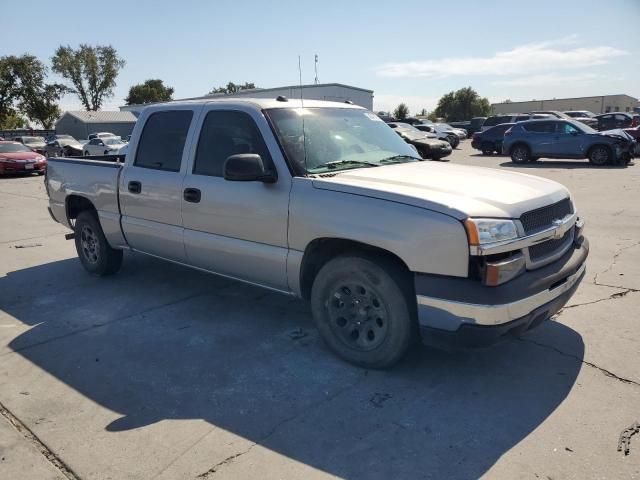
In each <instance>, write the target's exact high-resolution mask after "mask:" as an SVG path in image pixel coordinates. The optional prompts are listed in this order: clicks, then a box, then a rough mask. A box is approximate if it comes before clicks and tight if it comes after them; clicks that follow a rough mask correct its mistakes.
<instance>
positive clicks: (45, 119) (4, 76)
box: [0, 55, 65, 128]
mask: <svg viewBox="0 0 640 480" xmlns="http://www.w3.org/2000/svg"><path fill="white" fill-rule="evenodd" d="M46 75H47V67H46V66H45V65H44V64H43V63H42V62H41V61H40V60H38V59H37V58H36V57H34V56H33V55H22V56H21V57H16V56H14V55H11V56H6V57H1V58H0V123H2V124H3V125H7V124H10V125H19V127H20V126H21V124H22V123H24V119H23V118H22V116H21V115H19V114H18V113H17V111H18V110H19V111H20V112H21V113H22V114H24V115H26V116H27V117H28V118H29V119H30V120H32V121H35V122H39V123H41V124H42V125H43V126H44V127H45V128H50V127H51V125H52V124H53V122H54V121H55V120H56V118H58V116H59V115H60V109H59V108H58V105H57V102H58V100H60V97H61V96H62V94H63V93H64V91H65V87H64V86H63V85H59V84H55V83H54V84H46V83H45V79H46ZM19 127H16V128H19ZM5 128H7V127H5Z"/></svg>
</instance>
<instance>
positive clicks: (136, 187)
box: [128, 181, 142, 193]
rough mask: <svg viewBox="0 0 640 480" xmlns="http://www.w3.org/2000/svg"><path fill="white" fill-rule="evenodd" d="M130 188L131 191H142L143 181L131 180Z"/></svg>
mask: <svg viewBox="0 0 640 480" xmlns="http://www.w3.org/2000/svg"><path fill="white" fill-rule="evenodd" d="M128 188H129V191H130V192H131V193H140V192H141V191H142V183H140V182H135V181H134V182H129V185H128Z"/></svg>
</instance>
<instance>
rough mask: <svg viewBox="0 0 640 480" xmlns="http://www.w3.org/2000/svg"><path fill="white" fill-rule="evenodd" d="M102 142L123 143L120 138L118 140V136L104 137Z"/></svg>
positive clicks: (110, 143)
mask: <svg viewBox="0 0 640 480" xmlns="http://www.w3.org/2000/svg"><path fill="white" fill-rule="evenodd" d="M103 142H104V143H105V144H106V145H117V144H119V143H123V142H122V140H120V139H119V138H105V139H104V140H103Z"/></svg>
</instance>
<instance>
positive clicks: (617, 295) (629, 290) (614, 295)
mask: <svg viewBox="0 0 640 480" xmlns="http://www.w3.org/2000/svg"><path fill="white" fill-rule="evenodd" d="M600 286H603V287H604V286H609V285H600ZM616 288H620V287H616ZM621 290H624V291H622V292H616V293H612V294H611V295H609V296H608V297H605V298H599V299H598V300H592V301H590V302H584V303H576V304H574V305H569V306H565V307H563V308H562V310H561V311H560V312H559V313H558V316H559V315H560V314H561V313H562V311H564V310H568V309H570V308H576V307H584V306H585V305H593V304H594V303H600V302H607V301H609V300H615V299H616V298H622V297H626V296H627V295H628V294H630V293H637V292H640V290H635V289H633V288H627V289H622V288H621Z"/></svg>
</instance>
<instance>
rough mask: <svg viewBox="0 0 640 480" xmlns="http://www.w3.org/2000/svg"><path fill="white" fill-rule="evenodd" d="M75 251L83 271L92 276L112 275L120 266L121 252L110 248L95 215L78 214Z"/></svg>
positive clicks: (90, 213)
mask: <svg viewBox="0 0 640 480" xmlns="http://www.w3.org/2000/svg"><path fill="white" fill-rule="evenodd" d="M75 241H76V251H77V252H78V257H79V258H80V262H82V266H83V267H84V269H85V270H86V271H87V272H89V273H90V274H92V275H97V276H100V277H102V276H105V275H112V274H114V273H116V272H117V271H118V270H120V267H121V266H122V250H116V249H115V248H111V246H110V245H109V243H108V242H107V239H106V238H105V236H104V233H103V231H102V227H101V226H100V222H99V221H98V219H97V217H96V215H95V214H94V213H93V212H91V211H88V210H85V211H83V212H80V214H79V215H78V218H77V219H76V225H75Z"/></svg>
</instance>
